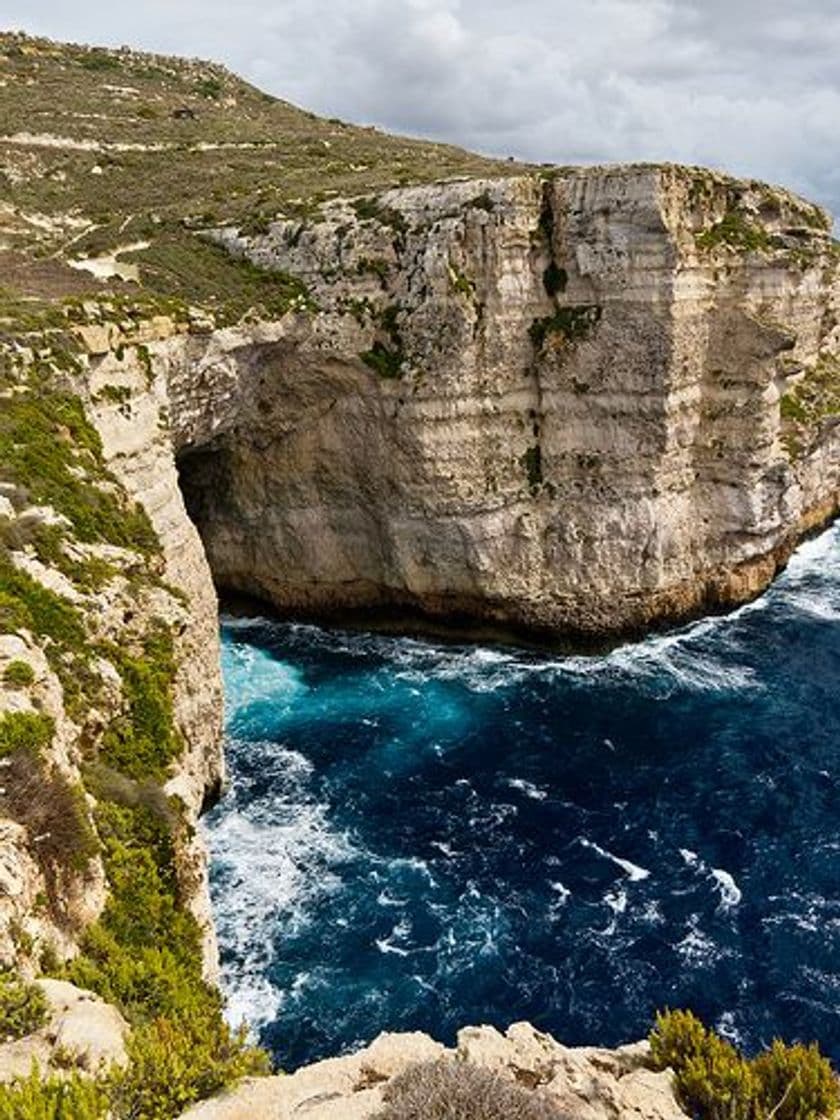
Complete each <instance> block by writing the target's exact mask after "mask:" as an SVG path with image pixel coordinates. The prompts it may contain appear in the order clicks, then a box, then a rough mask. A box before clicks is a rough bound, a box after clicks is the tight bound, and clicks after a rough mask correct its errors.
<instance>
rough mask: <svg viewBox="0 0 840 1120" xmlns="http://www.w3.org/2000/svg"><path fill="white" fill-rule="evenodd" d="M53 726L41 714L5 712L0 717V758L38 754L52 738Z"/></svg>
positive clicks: (52, 723) (51, 722) (49, 719)
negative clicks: (24, 753)
mask: <svg viewBox="0 0 840 1120" xmlns="http://www.w3.org/2000/svg"><path fill="white" fill-rule="evenodd" d="M54 730H55V724H54V722H53V721H52V719H51V718H50V717H49V716H45V715H43V714H42V713H41V712H6V713H4V714H3V715H2V716H0V758H6V757H7V756H8V755H11V754H15V753H16V752H17V751H26V752H28V753H29V754H31V755H33V756H37V755H38V754H40V752H41V751H42V750H45V749H46V748H47V747H48V746H49V745H50V742H51V740H52V737H53V731H54Z"/></svg>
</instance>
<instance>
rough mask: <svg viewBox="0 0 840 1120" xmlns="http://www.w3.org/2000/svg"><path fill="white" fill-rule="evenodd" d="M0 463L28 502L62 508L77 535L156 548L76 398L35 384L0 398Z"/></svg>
mask: <svg viewBox="0 0 840 1120" xmlns="http://www.w3.org/2000/svg"><path fill="white" fill-rule="evenodd" d="M41 380H42V382H43V378H42V379H41ZM0 462H2V464H3V474H4V477H5V479H6V480H8V481H10V482H15V483H17V484H18V485H20V486H22V487H25V489H26V491H27V493H28V494H29V497H30V500H31V502H32V503H34V504H38V505H46V506H51V507H52V508H53V509H54V510H55V511H56V512H57V513H60V514H63V516H64V517H66V518H67V519H68V521H69V522H70V523H71V525H72V526H73V529H74V532H75V534H76V536H77V537H78V539H79V540H81V541H105V542H107V543H108V544H115V545H121V546H123V547H125V548H134V549H137V550H138V551H140V552H153V551H155V550H157V549H158V547H159V544H158V540H157V537H156V535H155V533H154V530H153V529H152V527H151V524H150V523H149V519H148V517H147V516H146V513H145V511H144V510H143V509H142V508H141V507H140V506H138V505H135V504H131V503H127V502H125V501H124V500H123V501H121V500H120V499H119V498H118V497H117V496H116V494H115V493H114V488H113V479H112V476H111V475H110V473H109V472H108V471H107V470H106V469H105V467H104V465H103V462H102V444H101V442H100V439H99V436H98V434H97V432H96V430H95V429H94V428H93V427H92V425H91V424H90V423H89V422H88V420H87V419H86V417H85V415H84V412H83V410H82V405H81V401H80V400H79V399H78V397H75V396H72V395H71V394H69V393H66V392H63V391H60V390H58V389H55V388H53V387H51V386H49V385H47V384H43V383H41V384H35V385H32V386H31V390H30V391H24V392H19V393H16V394H14V395H13V396H12V397H11V398H10V399H8V400H6V401H5V402H4V407H3V409H2V412H0ZM80 475H81V476H82V478H83V479H84V481H83V482H81V483H80Z"/></svg>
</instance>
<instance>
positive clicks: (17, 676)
mask: <svg viewBox="0 0 840 1120" xmlns="http://www.w3.org/2000/svg"><path fill="white" fill-rule="evenodd" d="M34 681H35V670H34V669H33V668H32V666H31V665H30V664H29V662H28V661H20V660H16V661H10V662H9V664H8V665H7V666H6V668H5V670H4V672H3V684H5V685H6V686H7V687H8V688H29V686H30V685H31V684H33V683H34Z"/></svg>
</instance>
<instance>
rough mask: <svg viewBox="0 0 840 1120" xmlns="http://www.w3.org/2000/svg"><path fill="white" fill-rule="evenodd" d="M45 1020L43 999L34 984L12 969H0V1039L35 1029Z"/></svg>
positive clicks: (1, 1040)
mask: <svg viewBox="0 0 840 1120" xmlns="http://www.w3.org/2000/svg"><path fill="white" fill-rule="evenodd" d="M46 1021H47V1000H46V997H45V996H44V993H43V992H42V991H41V989H40V988H39V987H38V985H37V984H27V983H26V981H24V980H21V979H20V977H18V976H15V974H14V973H12V972H7V971H2V972H0V1042H11V1041H14V1040H16V1039H18V1038H23V1037H24V1036H25V1035H28V1034H32V1032H33V1031H37V1030H39V1029H40V1028H41V1027H43V1026H44V1024H45V1023H46Z"/></svg>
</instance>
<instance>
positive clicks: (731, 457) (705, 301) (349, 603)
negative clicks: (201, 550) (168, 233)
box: [168, 167, 840, 638]
mask: <svg viewBox="0 0 840 1120" xmlns="http://www.w3.org/2000/svg"><path fill="white" fill-rule="evenodd" d="M829 225H830V223H829V219H828V218H827V216H826V215H824V214H823V213H822V212H821V211H819V210H817V209H816V208H814V207H811V206H809V205H808V204H807V203H804V202H802V201H801V200H798V199H796V198H795V197H794V196H791V195H788V194H787V193H785V192H782V191H771V190H769V189H768V188H764V187H761V186H760V185H757V184H747V183H739V182H737V181H734V180H728V179H724V178H722V177H719V176H715V175H712V174H711V173H705V172H699V171H691V170H688V169H680V168H671V167H629V168H628V167H623V168H614V169H592V170H570V171H559V172H558V173H556V174H555V175H553V176H552V177H550V178H547V179H545V180H543V181H540V180H539V179H537V178H533V177H532V178H527V179H526V178H520V179H508V180H499V181H492V180H487V181H478V182H475V181H473V182H459V183H450V184H439V185H435V186H429V187H415V188H406V189H399V190H394V191H390V192H388V193H386V194H384V195H382V196H381V197H380V198H379V199H378V200H362V201H361V202H359V201H358V200H357V201H356V202H355V204H349V203H346V202H341V201H336V202H333V203H330V204H328V205H326V206H325V207H323V209H322V211H321V212H320V213H319V214H318V215H317V216H316V217H315V218H313V219H310V220H309V221H308V222H307V223H305V224H302V223H300V222H291V221H283V222H278V223H276V224H275V225H273V226H271V227H270V229H269V232H268V233H267V234H263V235H260V236H251V237H246V236H242V235H240V234H239V233H238V232H237V231H235V230H221V231H217V232H216V234H215V236H216V237H217V239H218V240H220V241H221V242H222V243H224V244H225V245H226V246H227V247H228V248H229V249H230V250H231V251H233V252H235V253H239V254H243V255H245V256H247V257H248V258H249V259H250V260H251V261H253V262H255V263H257V264H258V265H260V266H262V267H266V268H271V269H282V270H287V271H289V272H291V273H293V274H294V275H296V276H298V277H301V278H303V279H304V280H305V281H306V282H307V284H308V286H309V289H310V292H311V294H312V297H313V298H314V300H315V301H316V302H317V304H318V307H319V308H320V310H319V311H318V312H317V313H315V314H306V313H303V312H301V313H299V314H296V315H295V314H292V315H288V316H286V317H285V318H284V320H283V321H282V322H278V323H275V324H273V325H270V326H263V327H260V328H254V329H253V330H252V331H251V340H250V343H247V342H246V339H245V335H247V334H248V331H247V329H240V331H239V333H238V338H237V337H236V334H237V332H235V331H234V332H222V334H223V335H227V337H226V338H221V337H217V338H216V339H215V341H214V342H212V343H210V342H207V341H205V342H204V343H201V342H199V343H198V344H196V342H195V341H194V342H193V343H192V344H191V347H192V350H191V356H190V360H188V361H184V360H173V361H171V362H170V363H169V370H168V378H169V391H170V397H171V402H172V422H173V437H174V440H175V444H176V448H177V450H178V451H179V454H180V466H181V475H182V482H183V485H184V489H185V493H186V497H187V501H188V506H189V508H190V512H191V514H192V516H193V518H194V520H195V521H196V523H197V525H198V527H199V530H200V532H201V534H202V538H203V540H204V543H205V547H206V549H207V553H208V558H209V560H210V565H211V568H212V569H213V572H214V575H215V577H216V579H217V581H218V582H219V583H220V584H222V585H225V586H228V587H231V588H235V589H238V590H241V591H246V592H250V593H254V594H256V595H259V596H261V597H264V598H266V599H268V600H269V601H271V602H273V603H274V604H276V605H277V606H278V607H280V608H282V609H284V610H300V611H310V612H319V611H325V612H326V611H334V610H336V609H340V608H370V607H384V608H393V609H396V610H402V611H404V610H406V609H408V608H416V609H418V610H419V611H421V612H423V613H424V614H426V615H430V616H442V617H445V618H447V619H452V618H453V617H458V616H463V617H464V618H465V619H469V620H473V621H481V620H483V621H485V622H489V623H496V624H503V625H506V626H513V627H524V628H528V629H531V630H542V631H548V632H551V633H554V634H557V633H561V634H562V633H564V632H569V633H573V634H575V635H578V636H584V637H587V636H588V637H594V638H599V637H602V636H604V635H616V634H619V633H621V632H627V631H633V630H638V629H640V628H642V627H645V626H648V625H650V624H652V623H655V622H658V621H660V620H662V619H671V618H679V617H681V616H685V615H688V614H691V613H693V612H696V611H699V610H701V609H706V608H708V607H712V606H716V605H718V604H730V603H737V602H740V601H742V600H744V599H746V598H749V597H750V596H753V595H754V594H756V593H757V592H758V591H760V590H761V589H762V588H763V587H764V586H765V585H766V584H767V582H768V581H769V580H770V579H771V578H772V576H773V574H774V573H775V572H776V571H777V569H778V567H779V566H780V565H781V564H783V563H784V561H785V559H786V557H787V556H788V554H789V552H790V550H791V548H792V547H793V545H794V543H795V542H796V541H797V540H798V539H799V538H800V537H801V535H802V534H803V533H804V532H806V531H807V530H809V529H810V528H811V527H813V526H814V525H817V524H820V523H821V522H823V521H825V520H826V519H827V518H828V517H830V516H831V515H832V514H833V513H834V512H836V508H837V501H838V488H837V481H838V463H839V460H838V453H839V452H840V442H838V438H837V434H836V428H835V427H834V424H833V422H832V421H831V420H827V419H826V416H828V415H829V414H830V413H831V412H832V410H835V411H836V409H834V406H835V405H836V403H837V402H836V401H834V400H833V399H831V400H828V401H826V400H825V399H824V397H825V394H823V396H822V397H820V398H819V407H812V408H810V411H809V409H807V408H799V407H798V405H797V406H796V407H791V408H790V409H788V410H787V412H788V415H787V416H785V415H783V414H782V413H783V412H784V411H785V410H784V407H782V408H781V409H780V401H781V400H782V398H783V397H785V395H786V394H788V396H789V395H790V394H791V393H795V392H796V391H797V388H796V387H797V383H800V382H801V383H802V385H803V386H806V387H807V385H811V384H814V385H817V384H819V385H822V386H824V385H825V381H826V368H827V366H826V363H829V365H830V369H831V373H832V376H833V375H834V374H836V372H837V371H836V368H835V366H834V365H831V363H834V362H836V360H837V358H836V356H837V353H838V348H839V347H840V342H839V341H838V340H839V339H840V335H838V327H837V321H838V315H837V312H838V298H840V297H839V295H838V293H840V286H838V284H837V282H836V279H835V276H836V266H837V255H836V250H835V248H834V245H833V243H832V241H831V238H830V236H829V234H828V232H827V230H828V228H829ZM197 351H200V352H197ZM829 380H831V379H830V378H829ZM828 395H829V397H830V396H831V391H829V394H828ZM818 396H819V394H818ZM811 397H813V393H812V394H811V396H810V397H809V396H808V394H807V393H806V398H807V399H808V400H809V401H810V400H811ZM790 399H792V398H790ZM797 420H801V421H802V422H803V423H802V424H799V423H798V422H797Z"/></svg>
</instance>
